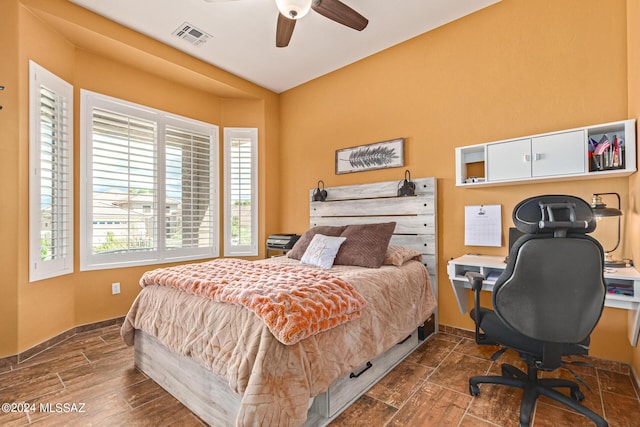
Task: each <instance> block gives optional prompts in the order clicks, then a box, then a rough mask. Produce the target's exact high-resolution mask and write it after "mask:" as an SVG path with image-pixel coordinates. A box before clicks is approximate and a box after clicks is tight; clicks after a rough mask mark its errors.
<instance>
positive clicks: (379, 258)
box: [334, 222, 396, 268]
mask: <svg viewBox="0 0 640 427" xmlns="http://www.w3.org/2000/svg"><path fill="white" fill-rule="evenodd" d="M395 228H396V223H395V222H384V223H379V224H358V225H348V226H347V228H346V229H345V230H344V231H343V232H342V234H341V235H340V236H342V237H346V238H347V240H345V241H344V243H343V244H342V246H341V247H340V251H338V255H336V259H335V261H334V264H341V265H358V266H361V267H369V268H379V267H380V266H381V265H382V262H383V261H384V256H385V254H386V253H387V247H388V246H389V240H391V235H392V234H393V230H395Z"/></svg>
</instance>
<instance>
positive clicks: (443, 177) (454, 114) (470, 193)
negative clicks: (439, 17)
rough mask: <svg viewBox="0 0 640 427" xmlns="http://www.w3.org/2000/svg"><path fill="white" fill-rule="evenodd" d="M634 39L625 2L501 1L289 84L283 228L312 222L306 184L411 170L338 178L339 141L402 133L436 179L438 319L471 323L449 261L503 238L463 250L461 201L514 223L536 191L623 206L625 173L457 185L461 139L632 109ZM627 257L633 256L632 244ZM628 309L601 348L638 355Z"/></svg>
mask: <svg viewBox="0 0 640 427" xmlns="http://www.w3.org/2000/svg"><path fill="white" fill-rule="evenodd" d="M594 28H597V29H598V30H597V31H594ZM626 37H627V36H626V3H625V1H624V0H612V1H606V2H603V1H600V0H588V1H585V0H566V1H562V2H557V1H555V0H538V1H535V2H532V1H528V0H503V1H502V2H501V3H498V4H496V5H493V6H490V7H488V8H486V9H484V10H481V11H479V12H477V13H475V14H473V15H470V16H467V17H465V18H462V19H460V20H458V21H456V22H453V23H451V24H449V25H446V26H444V27H442V28H440V29H437V30H435V31H432V32H430V33H427V34H424V35H422V36H419V37H417V38H415V39H412V40H410V41H407V42H405V43H403V44H401V45H399V46H396V47H393V48H391V49H388V50H386V51H383V52H381V53H379V54H377V55H374V56H372V57H369V58H366V59H364V60H362V61H360V62H358V63H356V64H353V65H350V66H348V67H345V68H343V69H341V70H339V71H337V72H334V73H331V74H329V75H326V76H324V77H321V78H319V79H316V80H313V81H311V82H309V83H307V84H304V85H301V86H299V87H297V88H294V89H292V90H289V91H287V92H285V93H284V94H282V95H281V109H282V110H281V111H282V115H281V117H282V127H281V147H280V149H281V153H282V154H281V158H282V160H281V161H282V163H283V164H286V165H287V167H286V168H283V173H282V176H281V185H282V187H283V194H286V195H287V197H286V198H283V199H282V204H283V205H282V209H281V211H280V215H281V224H282V227H283V231H286V232H302V231H304V230H305V229H306V228H308V202H307V200H308V190H309V188H312V187H315V185H316V182H317V180H319V179H322V180H324V182H325V184H326V185H327V186H331V185H345V184H353V183H362V182H372V181H384V180H401V179H402V178H403V172H404V169H386V170H382V171H371V172H360V173H354V174H346V175H335V173H334V154H335V150H336V149H339V148H344V147H353V146H356V145H360V144H366V143H372V142H376V141H383V140H387V139H391V138H396V137H404V138H405V141H406V142H405V144H406V154H405V164H406V167H407V168H408V169H410V170H411V174H412V176H414V177H419V176H435V177H437V180H438V209H439V219H438V234H439V236H438V238H439V245H438V251H439V270H438V276H439V305H440V306H439V310H440V311H439V313H440V321H441V323H443V324H447V325H453V326H457V327H462V328H465V329H471V328H472V322H471V320H470V319H469V318H468V317H467V316H463V315H461V314H460V312H459V310H458V308H457V305H456V302H455V298H454V295H453V292H452V290H451V285H450V283H449V281H448V279H447V272H446V263H447V260H449V259H450V258H453V257H457V256H460V255H462V254H464V253H469V252H482V253H486V254H495V255H506V247H505V246H503V247H501V248H485V247H466V246H464V236H463V227H464V226H463V223H464V210H463V206H464V205H467V204H501V205H502V207H503V226H504V229H505V232H506V229H507V227H508V226H509V225H510V224H511V219H510V218H511V217H510V215H511V210H512V208H513V206H514V205H515V204H516V203H517V202H519V201H520V200H522V199H523V198H525V197H528V196H531V195H535V194H542V193H570V194H575V195H578V196H580V197H583V198H585V199H588V200H590V196H591V194H592V193H593V192H606V191H618V192H620V193H621V195H622V197H623V208H624V209H626V206H627V204H628V197H627V193H628V181H629V180H628V178H615V179H593V180H586V181H568V182H559V183H546V184H527V185H512V186H503V187H490V188H481V189H461V188H456V187H455V183H454V180H455V177H454V171H455V166H454V147H456V146H463V145H470V144H476V143H481V142H487V141H492V140H498V139H503V138H509V137H517V136H522V135H530V134H535V133H542V132H547V131H553V130H560V129H567V128H572V127H578V126H584V125H591V124H598V123H604V122H609V121H616V120H622V119H625V118H627V114H628V112H627V66H626V65H627V59H626V55H627V51H626ZM625 219H626V218H625ZM625 230H626V228H625ZM625 234H626V233H625ZM617 252H620V253H616V255H617V256H618V257H619V256H629V253H628V243H626V242H625V244H624V245H623V247H622V249H621V250H620V251H617ZM626 314H627V312H626V311H624V310H618V309H606V310H605V313H604V315H603V318H602V320H601V322H600V324H599V326H598V328H597V330H596V331H595V333H594V334H593V346H592V347H593V348H592V354H594V355H596V356H599V357H604V358H608V359H614V360H620V361H625V362H629V361H630V360H631V353H632V349H631V347H630V345H629V343H628V341H627V338H626Z"/></svg>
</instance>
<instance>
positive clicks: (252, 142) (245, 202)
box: [225, 128, 258, 256]
mask: <svg viewBox="0 0 640 427" xmlns="http://www.w3.org/2000/svg"><path fill="white" fill-rule="evenodd" d="M257 145H258V144H257V130H256V129H240V128H229V129H225V159H226V161H225V171H226V172H225V177H226V182H225V188H226V191H225V195H226V197H225V199H226V200H225V203H226V209H227V212H226V215H225V232H226V234H225V235H226V239H225V254H226V255H235V256H240V255H245V256H247V255H258V245H257V241H258V236H257V234H258V230H257V224H258V220H257V219H258V212H257V192H258V188H257Z"/></svg>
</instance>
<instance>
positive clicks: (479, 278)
mask: <svg viewBox="0 0 640 427" xmlns="http://www.w3.org/2000/svg"><path fill="white" fill-rule="evenodd" d="M464 276H465V277H466V278H467V280H468V281H469V283H470V284H471V289H473V294H474V295H473V296H474V298H473V310H472V314H471V318H472V319H473V323H475V326H476V328H475V338H476V343H478V344H485V342H484V341H485V336H484V334H483V333H481V332H480V318H481V316H480V291H481V290H482V282H483V281H484V279H485V277H484V276H483V275H482V274H480V273H478V272H475V271H467V272H466V273H465V274H464Z"/></svg>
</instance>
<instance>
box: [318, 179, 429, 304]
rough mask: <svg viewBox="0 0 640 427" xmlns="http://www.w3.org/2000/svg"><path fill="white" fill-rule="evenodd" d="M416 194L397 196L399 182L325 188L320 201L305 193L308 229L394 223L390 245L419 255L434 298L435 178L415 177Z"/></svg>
mask: <svg viewBox="0 0 640 427" xmlns="http://www.w3.org/2000/svg"><path fill="white" fill-rule="evenodd" d="M412 181H413V182H414V183H415V184H416V195H415V196H408V197H399V196H398V195H397V194H398V185H399V184H400V182H401V181H386V182H376V183H371V184H359V185H345V186H339V187H327V188H326V190H327V199H326V200H325V201H324V202H314V201H313V191H314V190H315V189H312V190H310V191H309V201H310V206H309V216H310V223H309V225H310V226H311V227H315V226H317V225H347V224H370V223H376V222H390V221H395V222H396V229H395V231H394V234H393V237H392V238H391V243H390V244H392V245H402V246H406V247H409V248H412V249H415V250H416V251H418V252H420V253H422V262H423V263H424V265H425V266H426V267H427V269H428V271H429V276H430V277H431V284H432V286H433V292H434V295H435V296H436V298H437V297H438V241H437V237H438V230H437V225H438V217H437V215H438V209H437V205H436V201H437V199H438V198H437V185H436V179H435V178H433V177H431V178H418V179H413V180H412Z"/></svg>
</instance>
